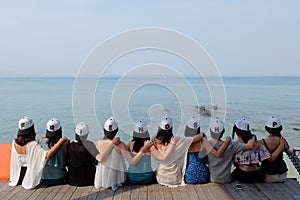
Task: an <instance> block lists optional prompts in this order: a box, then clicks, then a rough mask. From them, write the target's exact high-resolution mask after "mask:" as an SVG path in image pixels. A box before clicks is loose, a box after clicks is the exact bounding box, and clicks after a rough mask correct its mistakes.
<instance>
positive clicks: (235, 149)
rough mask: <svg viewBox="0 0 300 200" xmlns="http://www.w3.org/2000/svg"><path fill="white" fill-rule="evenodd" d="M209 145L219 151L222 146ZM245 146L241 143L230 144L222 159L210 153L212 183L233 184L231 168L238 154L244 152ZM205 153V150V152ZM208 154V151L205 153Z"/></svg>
mask: <svg viewBox="0 0 300 200" xmlns="http://www.w3.org/2000/svg"><path fill="white" fill-rule="evenodd" d="M209 143H210V144H211V145H212V146H213V147H214V148H215V149H216V150H218V149H219V148H220V146H221V145H219V144H213V143H212V142H211V141H209ZM244 148H245V144H242V143H239V142H232V141H231V142H230V143H229V145H228V146H227V148H226V150H225V151H224V153H223V154H222V155H221V156H220V157H218V158H217V157H215V156H214V155H212V154H210V153H208V168H209V172H210V181H211V182H215V183H229V182H231V166H232V159H233V156H234V155H235V154H236V153H239V152H241V151H243V150H244ZM204 151H205V150H204ZM203 153H207V151H205V152H203Z"/></svg>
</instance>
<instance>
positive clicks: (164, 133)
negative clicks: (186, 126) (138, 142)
mask: <svg viewBox="0 0 300 200" xmlns="http://www.w3.org/2000/svg"><path fill="white" fill-rule="evenodd" d="M172 130H173V128H172V127H171V128H170V129H168V130H163V129H160V128H159V129H158V131H157V135H156V138H157V139H158V140H162V143H163V145H167V144H169V143H170V141H171V138H172V137H173V132H172Z"/></svg>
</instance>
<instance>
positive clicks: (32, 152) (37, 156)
mask: <svg viewBox="0 0 300 200" xmlns="http://www.w3.org/2000/svg"><path fill="white" fill-rule="evenodd" d="M46 154H47V151H45V150H44V149H42V147H41V146H40V145H39V144H38V143H37V142H36V141H32V142H29V143H28V144H27V147H26V154H25V155H24V154H18V152H17V151H16V148H15V141H13V142H12V146H11V158H10V180H9V183H8V184H9V186H16V185H17V184H18V181H19V177H20V172H21V167H26V166H27V170H26V174H25V176H24V179H23V182H22V187H23V188H25V189H32V188H34V187H35V186H37V185H38V184H39V183H40V180H41V176H42V172H43V169H44V166H45V164H46V161H47V160H46Z"/></svg>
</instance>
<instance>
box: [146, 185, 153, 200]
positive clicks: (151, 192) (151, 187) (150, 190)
mask: <svg viewBox="0 0 300 200" xmlns="http://www.w3.org/2000/svg"><path fill="white" fill-rule="evenodd" d="M147 187H148V194H147V197H148V198H147V199H148V200H155V194H154V185H153V184H152V185H148V186H147Z"/></svg>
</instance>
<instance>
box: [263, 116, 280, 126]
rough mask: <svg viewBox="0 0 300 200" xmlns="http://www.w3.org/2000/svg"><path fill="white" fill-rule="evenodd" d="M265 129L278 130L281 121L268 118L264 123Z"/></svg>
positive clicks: (273, 117) (271, 117) (276, 118)
mask: <svg viewBox="0 0 300 200" xmlns="http://www.w3.org/2000/svg"><path fill="white" fill-rule="evenodd" d="M265 125H266V127H269V128H278V127H280V126H281V121H280V119H279V118H278V117H276V116H270V117H269V118H268V119H267V121H266V123H265Z"/></svg>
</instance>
